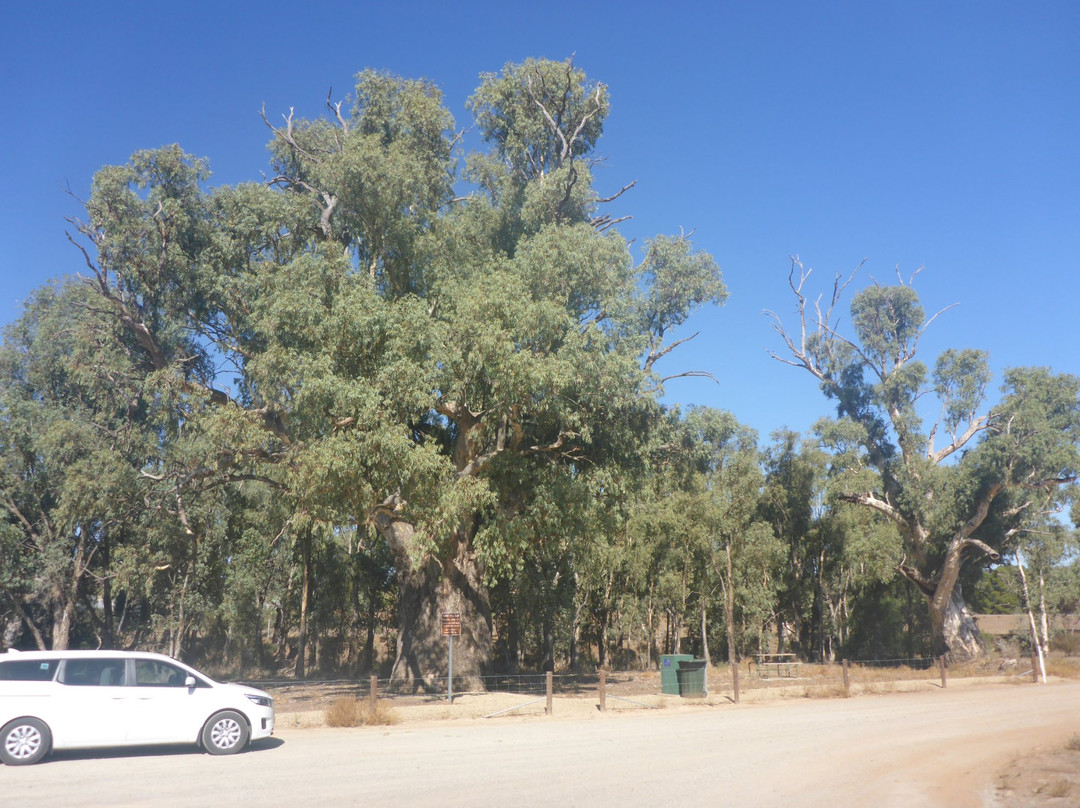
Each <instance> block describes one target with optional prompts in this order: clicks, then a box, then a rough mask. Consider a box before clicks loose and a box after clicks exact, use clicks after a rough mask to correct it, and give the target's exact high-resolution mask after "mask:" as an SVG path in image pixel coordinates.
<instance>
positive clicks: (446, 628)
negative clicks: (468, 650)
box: [442, 612, 461, 637]
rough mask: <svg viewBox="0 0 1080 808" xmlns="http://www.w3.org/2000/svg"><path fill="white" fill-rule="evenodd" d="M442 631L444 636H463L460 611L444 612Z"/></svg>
mask: <svg viewBox="0 0 1080 808" xmlns="http://www.w3.org/2000/svg"><path fill="white" fill-rule="evenodd" d="M442 633H443V636H444V637H460V636H461V614H460V613H458V612H443V613H442Z"/></svg>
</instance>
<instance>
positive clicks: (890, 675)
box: [248, 655, 1031, 714]
mask: <svg viewBox="0 0 1080 808" xmlns="http://www.w3.org/2000/svg"><path fill="white" fill-rule="evenodd" d="M773 656H777V655H773ZM699 662H702V661H699ZM700 668H701V673H700V681H698V680H693V681H691V680H689V679H688V680H687V681H690V684H691V685H692V686H691V687H689V688H684V682H683V680H682V679H681V678H680V679H679V681H678V682H677V683H675V684H673V682H674V680H673V679H671V678H665V675H664V674H663V673H662V671H661V670H660V669H656V668H653V669H650V670H643V671H642V670H632V671H595V672H592V673H569V672H562V673H547V672H518V673H503V674H496V675H491V676H470V677H462V676H455V677H454V679H453V681H450V680H448V678H447V676H446V675H445V674H444V675H441V676H439V675H433V676H430V677H428V678H426V679H422V680H421V679H414V680H413V681H411V682H402V681H397V680H392V679H387V678H376V677H366V678H339V679H317V680H315V679H309V680H303V681H298V680H293V679H262V680H255V681H249V682H248V683H249V684H252V685H254V686H256V687H260V688H262V689H264V690H268V691H269V692H271V694H272V695H274V697H275V699H276V700H278V702H279V703H280V704H283V705H288V707H287V708H286V709H290V710H295V711H303V710H313V709H320V708H323V707H325V706H326V705H327V704H329V703H332V702H333V701H334V700H336V699H343V698H352V699H356V700H370V701H371V702H372V704H374V702H375V700H376V699H378V700H388V701H389V702H390V703H391V704H393V705H402V706H408V705H415V704H424V703H429V704H430V703H433V702H438V701H452V700H453V699H454V698H457V697H464V696H475V695H481V694H483V695H493V694H504V695H508V696H513V697H517V698H519V699H520V700H521V703H522V705H524V704H529V705H534V704H536V703H538V702H542V701H544V700H545V699H546V700H547V703H546V706H545V708H544V709H545V710H547V711H550V710H551V704H552V700H553V699H579V700H580V699H586V700H591V701H593V702H596V703H598V705H599V709H601V710H603V709H605V703H606V701H607V700H608V699H611V700H613V701H614V702H615V703H616V705H617V706H619V707H626V706H633V707H659V706H664V705H665V704H666V703H667V701H668V699H669V697H674V698H675V699H676V700H677V699H678V698H680V697H689V696H693V697H706V698H714V699H715V698H720V699H728V700H730V701H739V700H740V697H742V696H746V697H751V695H752V694H753V693H754V692H755V691H760V690H767V689H784V692H783V693H782V694H781V695H782V696H784V697H788V696H791V697H807V698H814V697H843V696H848V695H854V694H858V693H876V692H890V691H892V690H896V689H902V688H903V687H906V686H908V685H909V684H910V685H912V686H927V685H928V684H932V685H933V686H936V687H941V688H945V687H947V685H948V680H949V678H950V677H953V678H961V677H965V676H985V675H987V674H988V673H992V672H991V671H987V670H985V669H980V668H977V667H970V666H968V667H965V666H959V667H949V666H948V665H946V664H945V662H944V660H942V659H940V658H938V659H935V658H909V659H862V660H841V661H838V662H831V663H814V662H803V661H801V660H797V659H794V658H783V659H769V658H756V659H749V660H743V661H742V662H740V663H739V665H738V667H737V670H738V677H737V680H736V676H735V673H734V670H733V668H732V666H731V665H729V664H726V663H724V664H719V665H712V666H705V665H701V666H700ZM1011 673H1012V676H1013V678H1020V677H1023V676H1027V675H1028V674H1030V673H1031V671H1030V670H1027V671H1025V670H1022V669H1020V670H1015V671H1012V672H1011ZM514 709H515V707H513V706H510V707H508V708H507V709H500V710H499V711H498V712H497V713H494V714H502V713H505V712H511V711H513V710H514Z"/></svg>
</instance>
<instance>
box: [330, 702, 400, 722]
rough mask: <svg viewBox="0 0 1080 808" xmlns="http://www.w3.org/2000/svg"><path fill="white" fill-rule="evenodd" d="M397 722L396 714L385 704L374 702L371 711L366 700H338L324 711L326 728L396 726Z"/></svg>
mask: <svg viewBox="0 0 1080 808" xmlns="http://www.w3.org/2000/svg"><path fill="white" fill-rule="evenodd" d="M398 720H399V718H398V715H397V713H395V712H394V710H393V708H391V707H390V706H388V705H387V704H386V703H385V702H382V701H376V702H375V709H374V710H372V709H371V704H370V703H369V702H368V701H367V699H364V700H359V699H350V698H342V699H338V700H336V701H335V702H334V703H333V704H331V705H330V708H329V709H328V710H327V711H326V726H328V727H359V726H376V725H385V724H396V723H397V722H398Z"/></svg>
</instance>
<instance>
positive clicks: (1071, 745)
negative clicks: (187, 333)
mask: <svg viewBox="0 0 1080 808" xmlns="http://www.w3.org/2000/svg"><path fill="white" fill-rule="evenodd" d="M1065 748H1066V749H1068V750H1069V751H1070V752H1080V735H1073V736H1072V737H1071V738H1069V740H1068V741H1067V742H1066V743H1065Z"/></svg>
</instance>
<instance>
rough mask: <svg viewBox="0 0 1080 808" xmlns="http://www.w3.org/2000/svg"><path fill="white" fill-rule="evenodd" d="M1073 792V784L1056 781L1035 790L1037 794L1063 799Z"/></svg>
mask: <svg viewBox="0 0 1080 808" xmlns="http://www.w3.org/2000/svg"><path fill="white" fill-rule="evenodd" d="M1071 792H1072V783H1070V782H1069V781H1068V780H1055V781H1054V782H1052V783H1047V784H1046V785H1045V786H1040V787H1039V788H1037V789H1035V793H1036V794H1045V795H1046V796H1047V797H1053V798H1059V799H1060V798H1061V797H1067V796H1069V794H1070V793H1071Z"/></svg>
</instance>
